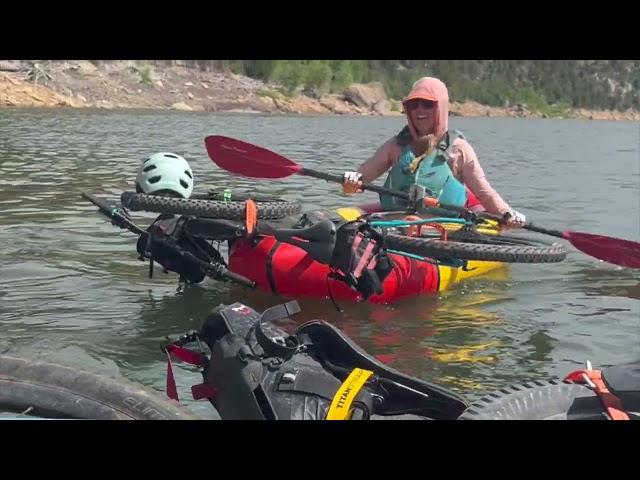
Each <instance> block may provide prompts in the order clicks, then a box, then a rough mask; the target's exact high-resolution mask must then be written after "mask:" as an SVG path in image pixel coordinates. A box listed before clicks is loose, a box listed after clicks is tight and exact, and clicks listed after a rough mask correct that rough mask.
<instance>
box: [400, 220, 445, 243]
mask: <svg viewBox="0 0 640 480" xmlns="http://www.w3.org/2000/svg"><path fill="white" fill-rule="evenodd" d="M404 220H405V221H406V222H415V221H417V220H422V218H420V217H417V216H415V215H407V216H406V217H404ZM428 227H432V228H435V229H436V230H438V231H439V232H440V235H441V240H443V241H445V242H446V241H447V229H446V228H444V227H443V226H442V225H440V224H439V223H423V224H416V225H409V226H407V227H406V228H405V235H406V236H407V237H419V236H420V235H422V229H423V228H428Z"/></svg>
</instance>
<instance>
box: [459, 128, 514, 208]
mask: <svg viewBox="0 0 640 480" xmlns="http://www.w3.org/2000/svg"><path fill="white" fill-rule="evenodd" d="M452 160H453V171H454V174H455V175H456V177H458V179H459V180H460V181H461V182H463V183H464V184H465V185H467V187H469V190H471V191H472V192H473V194H474V195H475V196H476V197H478V200H480V202H481V203H482V206H483V207H484V208H485V209H486V210H487V212H489V213H493V214H497V215H504V214H505V213H507V212H511V207H510V206H509V204H507V202H505V201H504V200H503V199H502V197H501V196H500V195H499V194H498V192H496V191H495V190H494V189H493V187H492V186H491V184H490V183H489V181H488V180H487V178H486V175H485V173H484V170H483V169H482V166H481V165H480V162H479V160H478V156H477V155H476V152H475V151H474V150H473V148H472V147H471V145H470V144H469V142H467V141H466V140H463V139H461V138H458V139H456V140H455V141H454V143H453V148H452Z"/></svg>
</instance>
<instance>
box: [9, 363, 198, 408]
mask: <svg viewBox="0 0 640 480" xmlns="http://www.w3.org/2000/svg"><path fill="white" fill-rule="evenodd" d="M0 410H4V411H7V410H8V411H11V412H15V413H16V414H18V415H19V414H23V413H25V412H28V415H29V416H33V417H40V418H65V419H82V420H197V419H198V418H199V417H198V416H196V415H195V414H193V413H191V412H190V411H188V410H186V409H185V408H182V407H180V405H178V404H177V403H176V402H173V401H171V400H169V399H165V398H164V397H162V396H161V395H160V394H158V393H156V392H153V391H151V390H148V389H147V388H145V387H142V386H140V385H137V384H135V383H133V382H130V381H128V380H125V379H118V380H116V379H112V378H108V377H104V376H101V375H97V374H95V373H91V372H86V371H82V370H78V369H75V368H70V367H66V366H62V365H56V364H52V363H46V362H41V361H31V360H26V359H22V358H14V357H9V356H4V355H0Z"/></svg>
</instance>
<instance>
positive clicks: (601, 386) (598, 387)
mask: <svg viewBox="0 0 640 480" xmlns="http://www.w3.org/2000/svg"><path fill="white" fill-rule="evenodd" d="M565 380H570V381H572V382H575V383H586V384H588V385H590V386H591V387H592V388H593V390H594V391H595V392H596V394H597V395H598V396H599V397H600V401H601V402H602V404H603V405H604V407H605V408H606V409H607V413H608V414H609V417H610V418H611V420H629V415H627V414H626V412H625V411H624V407H623V406H622V402H621V401H620V399H619V398H618V397H616V396H615V395H614V394H613V393H611V391H610V390H609V389H608V388H607V386H606V384H605V383H604V380H602V372H601V371H600V370H576V371H575V372H571V373H570V374H569V375H567V376H566V377H565Z"/></svg>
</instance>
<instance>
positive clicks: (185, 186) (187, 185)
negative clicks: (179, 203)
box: [180, 179, 189, 188]
mask: <svg viewBox="0 0 640 480" xmlns="http://www.w3.org/2000/svg"><path fill="white" fill-rule="evenodd" d="M180 185H182V186H183V187H184V188H189V184H188V183H187V182H185V181H184V180H182V179H180Z"/></svg>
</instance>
